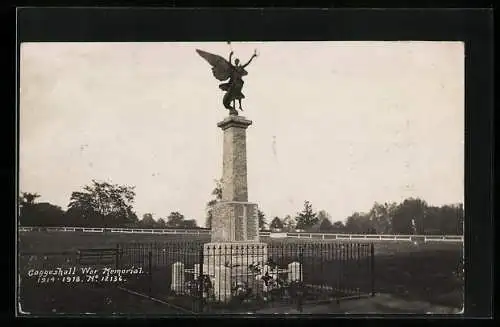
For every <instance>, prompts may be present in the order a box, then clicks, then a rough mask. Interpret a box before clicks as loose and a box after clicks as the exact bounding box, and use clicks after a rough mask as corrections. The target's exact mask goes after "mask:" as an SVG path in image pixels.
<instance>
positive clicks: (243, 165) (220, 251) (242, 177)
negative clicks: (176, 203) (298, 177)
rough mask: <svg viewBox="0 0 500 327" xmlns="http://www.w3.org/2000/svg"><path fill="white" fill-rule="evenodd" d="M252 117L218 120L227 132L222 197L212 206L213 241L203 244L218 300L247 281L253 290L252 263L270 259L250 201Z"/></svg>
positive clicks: (225, 298) (205, 268)
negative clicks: (248, 131)
mask: <svg viewBox="0 0 500 327" xmlns="http://www.w3.org/2000/svg"><path fill="white" fill-rule="evenodd" d="M251 124H252V121H250V120H247V119H246V118H245V117H241V116H229V117H227V118H226V119H224V120H223V121H221V122H219V123H218V124H217V126H218V127H220V128H221V129H222V130H223V132H224V145H223V167H222V200H221V201H220V202H219V203H217V204H216V205H215V206H214V207H213V209H212V235H211V243H207V244H205V245H204V248H203V249H204V251H203V273H204V274H208V275H209V276H210V278H211V279H212V284H213V286H214V295H215V297H216V299H217V300H219V301H228V300H229V299H230V298H231V296H232V295H231V294H232V288H233V287H234V285H235V284H237V283H238V282H244V283H245V284H247V285H248V286H249V287H252V290H255V287H256V285H257V284H258V283H259V282H260V281H256V279H255V274H253V273H252V272H251V269H249V266H250V265H252V264H259V265H264V264H265V263H266V262H267V259H268V254H267V245H266V244H265V243H260V242H259V219H258V206H257V204H255V203H251V202H248V186H247V154H246V129H247V128H248V126H250V125H251Z"/></svg>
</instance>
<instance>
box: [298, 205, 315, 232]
mask: <svg viewBox="0 0 500 327" xmlns="http://www.w3.org/2000/svg"><path fill="white" fill-rule="evenodd" d="M317 222H318V217H317V215H316V213H315V212H314V211H313V209H312V204H311V203H310V202H309V201H304V209H303V210H302V212H300V213H299V214H298V216H297V229H308V228H310V227H312V226H313V225H314V224H316V223H317Z"/></svg>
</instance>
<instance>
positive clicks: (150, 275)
mask: <svg viewBox="0 0 500 327" xmlns="http://www.w3.org/2000/svg"><path fill="white" fill-rule="evenodd" d="M148 259H149V260H148V261H149V262H148V266H149V267H148V268H149V290H148V291H149V293H148V294H149V295H150V296H151V287H152V285H153V249H152V248H151V249H150V250H149V253H148Z"/></svg>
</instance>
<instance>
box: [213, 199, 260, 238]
mask: <svg viewBox="0 0 500 327" xmlns="http://www.w3.org/2000/svg"><path fill="white" fill-rule="evenodd" d="M257 212H258V207H257V204H255V203H249V202H220V203H218V204H216V205H215V206H214V207H213V209H212V235H211V241H212V242H249V241H250V242H259V218H258V215H257Z"/></svg>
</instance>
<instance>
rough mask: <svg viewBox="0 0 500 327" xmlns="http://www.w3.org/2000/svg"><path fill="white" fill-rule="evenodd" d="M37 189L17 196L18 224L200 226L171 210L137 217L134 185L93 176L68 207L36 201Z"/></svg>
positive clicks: (134, 226)
mask: <svg viewBox="0 0 500 327" xmlns="http://www.w3.org/2000/svg"><path fill="white" fill-rule="evenodd" d="M39 197H40V195H39V194H37V193H29V192H22V193H21V195H20V196H19V225H20V226H42V227H43V226H47V227H57V226H67V227H100V228H145V229H146V228H158V229H161V228H180V229H193V228H199V227H198V226H197V224H196V220H195V219H186V218H185V217H184V215H182V214H181V213H179V212H177V211H174V212H171V213H170V214H169V215H168V216H167V217H165V218H159V219H157V220H155V219H154V218H153V214H151V213H146V214H144V215H143V216H142V219H139V218H138V217H137V215H136V213H135V212H134V211H133V203H134V200H135V192H134V187H131V186H124V185H117V184H110V183H107V182H98V181H95V180H92V182H91V184H90V185H86V186H84V187H83V189H82V191H78V192H73V193H71V196H70V201H69V204H68V210H66V211H65V210H63V209H62V208H61V207H59V206H56V205H53V204H51V203H48V202H37V199H38V198H39Z"/></svg>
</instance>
